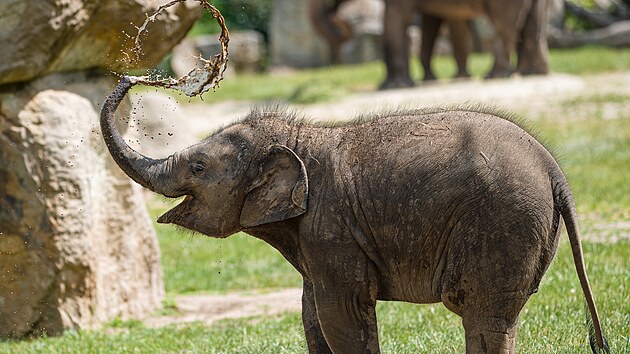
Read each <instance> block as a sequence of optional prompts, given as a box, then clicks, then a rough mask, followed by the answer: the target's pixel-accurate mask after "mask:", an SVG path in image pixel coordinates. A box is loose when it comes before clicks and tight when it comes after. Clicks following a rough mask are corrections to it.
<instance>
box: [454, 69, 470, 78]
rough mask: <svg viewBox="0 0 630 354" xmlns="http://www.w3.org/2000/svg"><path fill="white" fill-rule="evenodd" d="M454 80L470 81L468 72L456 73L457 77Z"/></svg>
mask: <svg viewBox="0 0 630 354" xmlns="http://www.w3.org/2000/svg"><path fill="white" fill-rule="evenodd" d="M454 79H456V80H468V79H470V73H468V71H464V72H459V73H457V75H455V77H454Z"/></svg>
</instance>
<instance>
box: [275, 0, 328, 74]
mask: <svg viewBox="0 0 630 354" xmlns="http://www.w3.org/2000/svg"><path fill="white" fill-rule="evenodd" d="M269 52H270V53H269V54H270V58H271V65H272V66H274V67H294V68H311V67H318V66H325V65H328V64H330V50H329V48H328V45H327V44H326V42H325V41H324V40H323V39H322V38H321V37H320V36H319V35H318V34H317V33H316V32H315V29H314V28H313V25H312V24H311V20H310V18H309V15H308V1H306V0H300V1H296V0H273V4H272V9H271V19H270V23H269Z"/></svg>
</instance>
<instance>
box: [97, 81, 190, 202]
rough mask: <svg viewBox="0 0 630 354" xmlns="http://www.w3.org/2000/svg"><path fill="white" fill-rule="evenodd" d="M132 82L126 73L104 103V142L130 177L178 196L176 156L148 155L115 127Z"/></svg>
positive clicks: (170, 194)
mask: <svg viewBox="0 0 630 354" xmlns="http://www.w3.org/2000/svg"><path fill="white" fill-rule="evenodd" d="M132 86H133V82H132V81H131V79H130V78H129V77H127V76H125V77H123V78H122V80H121V81H120V83H119V84H118V86H116V88H115V89H114V91H113V92H112V94H111V95H109V96H108V97H107V99H106V100H105V103H103V109H102V110H101V132H102V134H103V138H104V139H105V144H106V145H107V148H108V149H109V152H110V153H111V155H112V157H113V158H114V161H116V163H117V164H118V166H120V168H121V169H122V170H123V171H124V172H125V174H127V176H129V177H130V178H131V179H133V180H134V181H136V182H137V183H139V184H140V185H142V186H143V187H146V188H148V189H150V190H152V191H154V192H156V193H160V194H162V195H164V196H167V197H179V196H181V195H183V194H184V193H183V192H182V191H180V190H178V189H177V183H176V178H174V177H173V173H172V171H174V168H173V167H174V166H173V165H174V164H175V163H176V157H175V156H174V155H171V156H169V157H167V158H165V159H159V160H155V159H151V158H149V157H146V156H144V155H142V154H140V153H138V152H136V151H135V150H133V149H132V148H131V147H130V146H129V145H127V143H126V142H125V139H123V137H122V135H120V132H119V131H118V129H117V128H116V124H115V122H114V113H115V112H116V109H117V108H118V106H119V105H120V102H121V101H122V99H123V98H124V97H125V95H126V94H127V92H128V91H129V89H130V88H131V87H132Z"/></svg>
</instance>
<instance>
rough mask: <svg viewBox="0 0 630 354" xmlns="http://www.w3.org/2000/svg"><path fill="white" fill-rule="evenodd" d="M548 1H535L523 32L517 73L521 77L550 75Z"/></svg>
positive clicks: (519, 47)
mask: <svg viewBox="0 0 630 354" xmlns="http://www.w3.org/2000/svg"><path fill="white" fill-rule="evenodd" d="M547 3H548V1H547V0H534V3H533V5H532V8H531V10H530V12H529V14H528V16H527V20H526V21H525V27H523V30H522V31H521V40H520V41H519V46H518V64H517V71H518V72H519V73H520V74H521V75H544V74H547V73H549V58H548V57H549V48H548V47H547V29H546V27H547V18H548V11H547V6H548V4H547Z"/></svg>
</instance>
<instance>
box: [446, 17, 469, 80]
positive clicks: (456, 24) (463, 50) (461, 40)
mask: <svg viewBox="0 0 630 354" xmlns="http://www.w3.org/2000/svg"><path fill="white" fill-rule="evenodd" d="M447 23H448V30H449V32H450V35H451V43H452V44H453V56H454V57H455V63H457V76H456V77H457V78H459V79H462V78H469V77H470V73H469V72H468V53H469V52H470V28H469V23H468V21H462V20H449V21H448V22H447Z"/></svg>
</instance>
